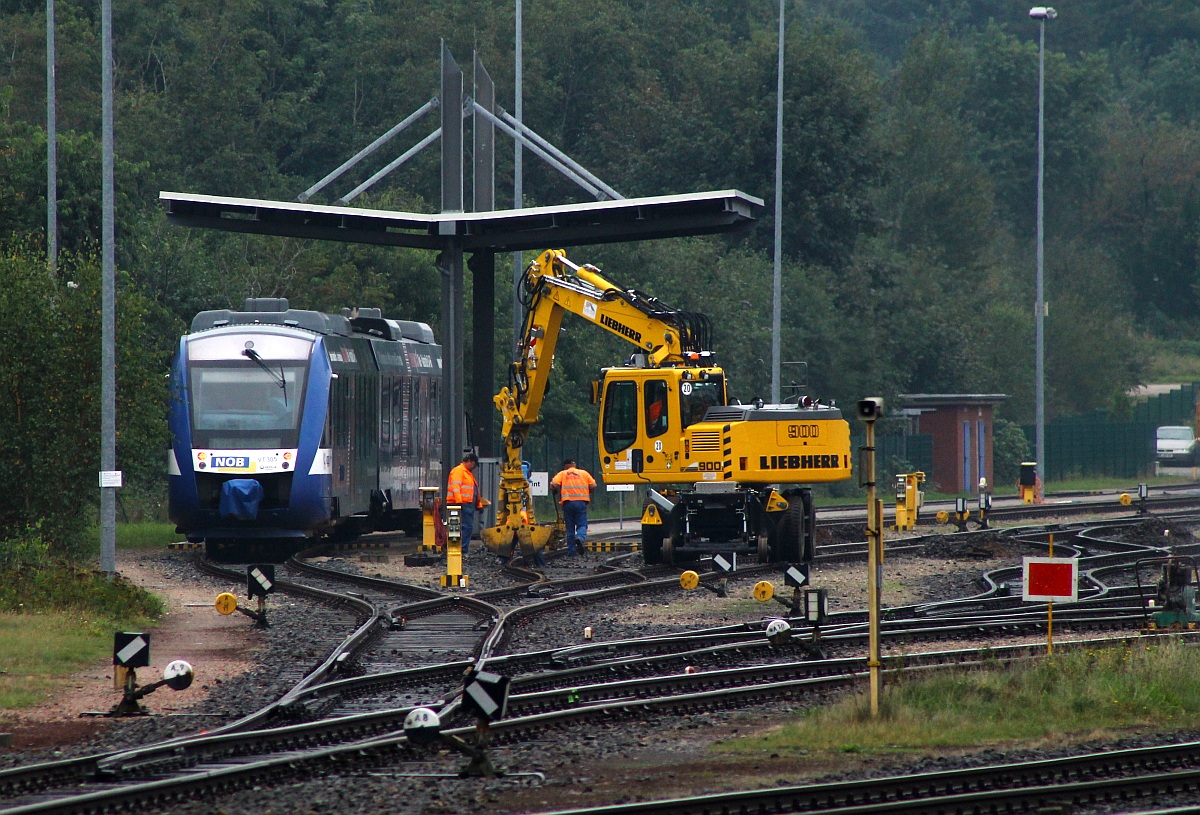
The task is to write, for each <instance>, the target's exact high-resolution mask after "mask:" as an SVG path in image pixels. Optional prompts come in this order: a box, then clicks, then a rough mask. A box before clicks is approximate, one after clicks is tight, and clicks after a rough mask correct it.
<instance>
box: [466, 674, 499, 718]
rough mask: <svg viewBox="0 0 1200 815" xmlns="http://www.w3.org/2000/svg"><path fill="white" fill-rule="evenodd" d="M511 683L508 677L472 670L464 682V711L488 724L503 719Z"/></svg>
mask: <svg viewBox="0 0 1200 815" xmlns="http://www.w3.org/2000/svg"><path fill="white" fill-rule="evenodd" d="M509 681H510V680H509V678H508V677H507V676H501V675H500V674H497V673H492V672H491V671H479V670H476V669H475V668H471V669H470V670H469V671H468V672H467V677H466V679H465V680H464V681H463V709H465V710H467V711H469V712H471V713H474V714H475V715H476V717H477V718H480V719H484V720H485V721H488V722H494V721H496V720H497V719H503V718H504V714H505V712H506V711H507V710H508V684H509Z"/></svg>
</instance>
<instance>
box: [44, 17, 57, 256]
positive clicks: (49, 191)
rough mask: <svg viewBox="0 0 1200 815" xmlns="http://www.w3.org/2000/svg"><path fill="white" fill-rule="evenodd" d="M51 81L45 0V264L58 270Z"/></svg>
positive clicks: (51, 39)
mask: <svg viewBox="0 0 1200 815" xmlns="http://www.w3.org/2000/svg"><path fill="white" fill-rule="evenodd" d="M57 104H58V103H57V92H56V83H55V81H54V0H46V265H47V266H48V267H49V269H50V274H51V275H53V274H55V273H56V272H57V271H58V118H57V111H56V107H57Z"/></svg>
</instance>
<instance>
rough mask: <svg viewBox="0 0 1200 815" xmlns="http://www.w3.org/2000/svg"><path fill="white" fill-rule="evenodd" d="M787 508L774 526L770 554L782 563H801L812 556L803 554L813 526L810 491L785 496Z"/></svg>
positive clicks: (808, 553) (813, 518)
mask: <svg viewBox="0 0 1200 815" xmlns="http://www.w3.org/2000/svg"><path fill="white" fill-rule="evenodd" d="M786 497H787V499H788V508H787V509H785V510H784V511H783V517H782V518H780V519H779V521H778V523H776V525H775V534H774V535H773V536H772V539H771V554H772V555H773V556H774V559H775V560H777V561H781V562H783V563H801V562H803V561H805V560H806V559H808V557H810V556H811V555H812V553H811V552H807V553H806V552H805V549H806V548H807V547H806V546H805V541H806V539H809V538H811V537H812V534H813V528H814V526H815V521H816V519H815V517H814V515H813V501H812V491H811V490H800V491H798V492H795V493H789V494H788V495H787V496H786Z"/></svg>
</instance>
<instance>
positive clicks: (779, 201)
mask: <svg viewBox="0 0 1200 815" xmlns="http://www.w3.org/2000/svg"><path fill="white" fill-rule="evenodd" d="M783 2H784V0H779V47H778V55H777V63H778V64H777V65H776V73H777V77H776V84H775V273H774V276H773V277H772V281H771V295H772V299H771V402H772V403H774V404H779V400H780V388H779V367H780V354H779V342H780V339H779V333H780V331H781V330H782V329H781V325H782V311H783V307H782V305H781V302H780V301H781V299H782V297H783V27H784V22H783Z"/></svg>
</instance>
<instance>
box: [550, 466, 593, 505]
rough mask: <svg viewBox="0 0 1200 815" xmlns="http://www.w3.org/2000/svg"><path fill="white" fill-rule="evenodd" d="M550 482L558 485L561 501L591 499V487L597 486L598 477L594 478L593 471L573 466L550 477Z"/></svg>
mask: <svg viewBox="0 0 1200 815" xmlns="http://www.w3.org/2000/svg"><path fill="white" fill-rule="evenodd" d="M550 483H551V484H554V485H555V486H557V487H558V491H559V499H558V500H559V501H560V502H562V501H590V500H591V499H592V491H591V488H592V487H594V486H596V479H594V478H592V476H591V473H589V472H588V471H587V470H581V469H579V468H578V467H572V468H571V469H569V470H563V471H562V472H560V473H559V474H558V475H556V476H554V478H552V479H550Z"/></svg>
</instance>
